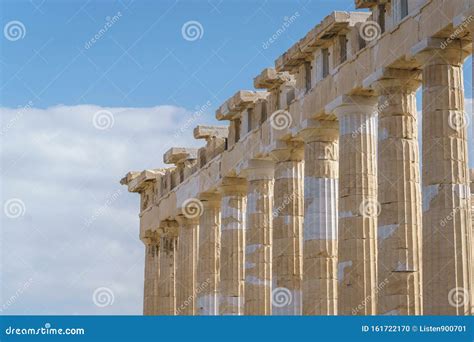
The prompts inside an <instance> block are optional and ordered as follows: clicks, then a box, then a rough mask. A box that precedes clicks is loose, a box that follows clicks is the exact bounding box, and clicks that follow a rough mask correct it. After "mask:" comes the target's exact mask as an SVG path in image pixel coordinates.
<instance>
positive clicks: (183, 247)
mask: <svg viewBox="0 0 474 342" xmlns="http://www.w3.org/2000/svg"><path fill="white" fill-rule="evenodd" d="M192 216H193V217H189V218H188V217H186V216H178V217H177V221H178V223H179V237H178V269H177V273H178V274H177V278H176V288H177V292H178V293H177V294H178V296H177V302H176V314H177V315H195V314H196V280H197V273H196V271H197V256H198V255H197V253H198V234H199V218H198V217H194V215H192Z"/></svg>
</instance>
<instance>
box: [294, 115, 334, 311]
mask: <svg viewBox="0 0 474 342" xmlns="http://www.w3.org/2000/svg"><path fill="white" fill-rule="evenodd" d="M302 137H303V139H304V233H303V257H304V259H303V260H304V261H303V265H304V267H303V269H304V271H303V314H304V315H336V314H337V312H338V307H337V305H338V304H337V302H338V298H337V297H338V295H337V288H338V284H337V281H338V279H337V275H338V273H337V270H338V268H337V260H338V245H337V244H338V217H337V213H338V207H337V206H338V159H339V158H338V152H339V151H338V145H339V144H338V140H339V130H338V122H337V121H319V120H309V121H307V122H306V123H305V128H304V130H303V132H302Z"/></svg>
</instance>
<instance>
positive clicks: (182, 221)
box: [176, 215, 199, 228]
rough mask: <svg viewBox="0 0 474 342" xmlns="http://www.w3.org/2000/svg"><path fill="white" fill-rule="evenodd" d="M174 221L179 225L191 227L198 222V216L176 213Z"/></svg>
mask: <svg viewBox="0 0 474 342" xmlns="http://www.w3.org/2000/svg"><path fill="white" fill-rule="evenodd" d="M176 221H178V224H179V226H180V227H186V228H187V227H190V228H193V227H194V226H197V225H198V224H199V216H196V217H194V216H192V217H191V216H186V215H178V216H176Z"/></svg>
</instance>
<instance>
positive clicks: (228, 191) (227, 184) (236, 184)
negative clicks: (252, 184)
mask: <svg viewBox="0 0 474 342" xmlns="http://www.w3.org/2000/svg"><path fill="white" fill-rule="evenodd" d="M219 191H220V193H221V194H222V195H223V196H227V195H235V194H237V195H241V196H245V194H246V193H247V181H246V180H245V178H240V177H224V178H222V180H221V183H220V185H219Z"/></svg>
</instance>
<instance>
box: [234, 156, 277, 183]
mask: <svg viewBox="0 0 474 342" xmlns="http://www.w3.org/2000/svg"><path fill="white" fill-rule="evenodd" d="M242 175H243V176H245V177H246V178H247V180H248V181H254V180H263V179H273V177H274V175H275V162H274V161H272V160H262V159H251V160H249V161H247V162H245V165H244V166H243V168H242Z"/></svg>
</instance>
